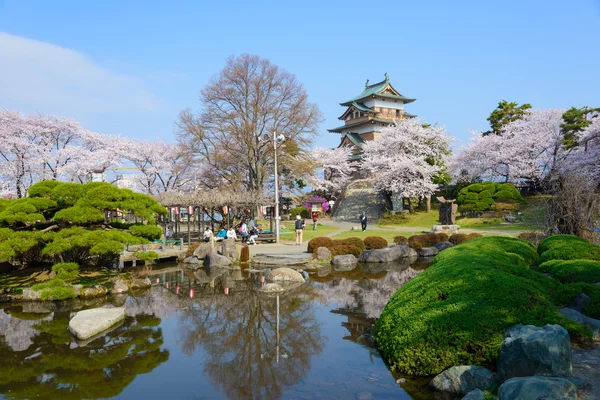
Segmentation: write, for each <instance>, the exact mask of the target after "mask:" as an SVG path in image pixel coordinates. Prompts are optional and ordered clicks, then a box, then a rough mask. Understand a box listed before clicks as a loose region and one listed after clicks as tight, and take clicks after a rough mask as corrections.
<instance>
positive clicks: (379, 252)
mask: <svg viewBox="0 0 600 400" xmlns="http://www.w3.org/2000/svg"><path fill="white" fill-rule="evenodd" d="M408 249H409V247H408V246H404V245H397V246H392V247H387V248H385V249H376V250H365V251H363V252H362V254H361V255H360V257H359V258H358V261H359V262H364V263H371V262H373V263H382V262H392V261H397V260H399V259H401V258H404V257H408V255H409V250H408Z"/></svg>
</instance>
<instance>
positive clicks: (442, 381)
mask: <svg viewBox="0 0 600 400" xmlns="http://www.w3.org/2000/svg"><path fill="white" fill-rule="evenodd" d="M498 383H499V382H498V378H497V377H496V374H494V373H493V372H491V371H490V370H488V369H486V368H483V367H477V366H472V365H459V366H456V367H451V368H448V369H447V370H445V371H444V372H442V373H441V374H439V375H437V376H436V377H435V378H433V380H432V381H431V386H433V388H435V389H436V390H439V391H442V392H450V393H457V394H466V393H469V392H471V391H473V390H475V389H485V388H488V387H490V386H495V385H497V384H498Z"/></svg>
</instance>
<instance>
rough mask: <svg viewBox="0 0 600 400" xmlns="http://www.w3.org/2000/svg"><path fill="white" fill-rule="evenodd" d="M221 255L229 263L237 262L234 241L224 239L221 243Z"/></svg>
mask: <svg viewBox="0 0 600 400" xmlns="http://www.w3.org/2000/svg"><path fill="white" fill-rule="evenodd" d="M209 254H210V253H209ZM221 254H222V255H223V256H225V257H227V258H228V259H229V260H231V261H236V260H237V249H236V247H235V240H234V239H225V240H223V241H221Z"/></svg>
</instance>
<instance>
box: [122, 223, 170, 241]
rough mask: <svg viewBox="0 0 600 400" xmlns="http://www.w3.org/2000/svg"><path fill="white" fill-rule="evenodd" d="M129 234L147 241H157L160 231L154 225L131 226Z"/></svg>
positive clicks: (158, 227)
mask: <svg viewBox="0 0 600 400" xmlns="http://www.w3.org/2000/svg"><path fill="white" fill-rule="evenodd" d="M129 230H130V231H131V233H133V234H134V235H136V236H141V237H143V238H146V239H148V240H157V239H160V238H161V236H162V229H161V227H160V226H156V225H133V226H131V227H130V228H129Z"/></svg>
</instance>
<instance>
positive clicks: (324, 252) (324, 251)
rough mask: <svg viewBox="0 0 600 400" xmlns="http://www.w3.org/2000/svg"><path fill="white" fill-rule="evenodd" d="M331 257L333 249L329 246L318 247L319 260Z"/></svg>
mask: <svg viewBox="0 0 600 400" xmlns="http://www.w3.org/2000/svg"><path fill="white" fill-rule="evenodd" d="M329 258H331V250H329V249H328V248H327V247H323V246H321V247H319V248H318V249H317V260H327V259H329Z"/></svg>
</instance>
